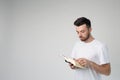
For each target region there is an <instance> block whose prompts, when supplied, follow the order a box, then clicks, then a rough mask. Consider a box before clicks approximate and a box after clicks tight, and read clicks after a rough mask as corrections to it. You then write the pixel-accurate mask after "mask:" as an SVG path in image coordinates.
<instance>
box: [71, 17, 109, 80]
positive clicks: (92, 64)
mask: <svg viewBox="0 0 120 80" xmlns="http://www.w3.org/2000/svg"><path fill="white" fill-rule="evenodd" d="M74 25H75V26H76V32H77V34H78V36H79V38H80V41H78V42H77V43H76V44H75V46H74V48H73V51H72V54H71V57H72V58H74V60H75V61H77V62H79V64H80V65H82V66H83V67H85V68H83V69H81V68H77V67H75V66H74V65H73V64H70V63H69V65H70V67H71V69H74V70H75V78H76V79H75V80H101V74H103V75H110V72H111V68H110V62H109V57H108V50H107V47H106V45H105V44H103V43H101V42H100V41H98V40H96V39H95V38H94V37H93V36H92V35H91V31H92V28H91V22H90V20H89V19H87V18H85V17H80V18H78V19H77V20H76V21H75V22H74Z"/></svg>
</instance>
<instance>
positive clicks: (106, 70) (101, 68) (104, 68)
mask: <svg viewBox="0 0 120 80" xmlns="http://www.w3.org/2000/svg"><path fill="white" fill-rule="evenodd" d="M90 67H91V68H93V69H94V70H95V71H96V72H98V73H101V74H104V75H110V72H111V69H110V63H108V64H103V65H98V64H96V63H94V62H91V61H90Z"/></svg>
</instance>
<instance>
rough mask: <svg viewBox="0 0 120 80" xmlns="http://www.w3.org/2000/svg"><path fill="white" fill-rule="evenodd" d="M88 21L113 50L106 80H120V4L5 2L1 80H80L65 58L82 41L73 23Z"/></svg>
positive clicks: (111, 0)
mask: <svg viewBox="0 0 120 80" xmlns="http://www.w3.org/2000/svg"><path fill="white" fill-rule="evenodd" d="M82 16H84V17H87V18H89V19H90V20H91V22H92V29H93V31H92V35H93V36H94V37H95V38H96V39H98V40H100V41H102V42H104V43H106V44H107V45H108V47H109V56H110V62H111V68H112V73H111V75H110V76H108V77H105V76H103V78H104V79H103V80H119V78H120V69H119V67H120V64H119V63H120V62H119V61H120V58H119V56H120V50H119V48H120V37H119V34H120V32H119V30H120V1H119V0H0V80H74V76H73V73H74V71H73V70H71V69H70V68H69V66H68V65H67V64H66V63H65V62H64V59H63V57H61V54H64V55H66V56H69V55H70V53H71V51H72V48H73V45H74V43H75V42H76V41H77V40H79V39H78V36H77V34H76V32H75V27H74V25H73V22H74V20H75V19H76V18H78V17H82Z"/></svg>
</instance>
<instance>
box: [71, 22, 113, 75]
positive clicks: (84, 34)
mask: <svg viewBox="0 0 120 80" xmlns="http://www.w3.org/2000/svg"><path fill="white" fill-rule="evenodd" d="M91 31H92V29H91V28H87V26H86V24H83V25H81V26H77V27H76V32H77V34H78V37H79V38H80V40H81V41H83V42H85V43H89V42H91V41H93V40H94V38H93V36H92V35H91ZM74 60H76V61H77V62H79V64H81V65H82V66H84V67H88V66H89V67H91V68H93V69H94V70H95V71H96V72H97V73H101V74H103V75H110V73H111V67H110V63H107V64H102V65H98V64H96V63H95V62H92V61H90V60H87V59H85V58H78V59H74ZM69 66H70V68H71V69H76V68H77V67H75V66H73V64H69Z"/></svg>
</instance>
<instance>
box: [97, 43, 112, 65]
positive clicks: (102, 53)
mask: <svg viewBox="0 0 120 80" xmlns="http://www.w3.org/2000/svg"><path fill="white" fill-rule="evenodd" d="M98 55H99V63H100V64H107V63H110V61H109V56H108V47H107V46H106V45H105V44H104V45H102V46H101V47H100V49H99V54H98Z"/></svg>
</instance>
